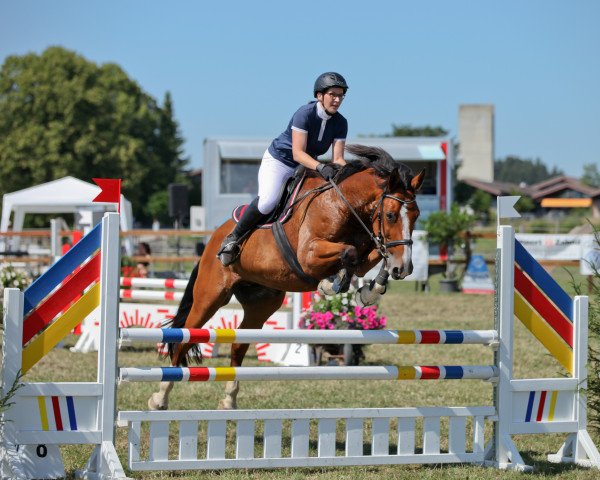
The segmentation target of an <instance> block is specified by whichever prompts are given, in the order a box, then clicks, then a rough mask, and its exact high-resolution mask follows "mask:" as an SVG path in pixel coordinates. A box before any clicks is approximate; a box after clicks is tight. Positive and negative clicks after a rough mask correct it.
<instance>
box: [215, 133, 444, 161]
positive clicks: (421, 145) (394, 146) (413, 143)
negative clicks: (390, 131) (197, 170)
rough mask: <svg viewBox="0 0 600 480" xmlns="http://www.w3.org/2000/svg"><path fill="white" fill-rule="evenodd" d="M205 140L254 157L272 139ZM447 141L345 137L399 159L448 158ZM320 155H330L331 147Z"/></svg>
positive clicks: (223, 151) (233, 154) (237, 155)
mask: <svg viewBox="0 0 600 480" xmlns="http://www.w3.org/2000/svg"><path fill="white" fill-rule="evenodd" d="M205 142H214V143H216V144H217V147H218V148H219V152H220V155H221V157H222V158H232V159H239V160H243V159H248V160H251V159H261V158H262V156H263V154H264V152H265V150H266V149H267V147H268V146H269V144H270V143H271V139H239V138H231V139H226V138H208V139H206V140H205ZM448 142H449V140H448V139H447V138H445V137H359V138H349V139H347V140H346V144H353V143H358V144H361V145H368V146H374V147H379V148H383V149H384V150H385V151H386V152H388V153H389V154H390V155H391V156H392V158H393V159H394V160H397V161H411V160H412V161H415V160H435V161H441V160H445V159H446V155H445V154H444V151H443V150H442V143H448ZM320 158H322V159H328V158H331V150H330V151H329V152H327V153H326V154H324V155H321V156H320Z"/></svg>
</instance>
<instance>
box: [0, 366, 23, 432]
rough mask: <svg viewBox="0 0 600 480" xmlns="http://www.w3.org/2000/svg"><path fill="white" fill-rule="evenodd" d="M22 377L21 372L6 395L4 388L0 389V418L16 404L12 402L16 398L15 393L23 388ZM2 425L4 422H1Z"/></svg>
mask: <svg viewBox="0 0 600 480" xmlns="http://www.w3.org/2000/svg"><path fill="white" fill-rule="evenodd" d="M22 377H23V375H22V374H21V371H20V370H19V372H18V374H17V377H16V378H15V381H14V382H13V384H12V385H11V386H10V388H9V389H8V392H6V393H5V392H4V391H3V390H2V388H0V416H2V414H3V413H4V412H6V411H7V410H8V409H9V408H10V407H11V406H12V405H14V404H15V402H12V401H11V400H12V398H13V397H14V396H15V393H17V390H18V389H19V388H21V387H22V386H23V384H22V383H21V378H22ZM2 423H3V422H0V425H2Z"/></svg>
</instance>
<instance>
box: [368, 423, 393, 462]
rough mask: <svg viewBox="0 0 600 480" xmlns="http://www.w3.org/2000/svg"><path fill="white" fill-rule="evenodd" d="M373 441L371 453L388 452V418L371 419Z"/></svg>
mask: <svg viewBox="0 0 600 480" xmlns="http://www.w3.org/2000/svg"><path fill="white" fill-rule="evenodd" d="M372 428H373V442H372V447H371V448H372V451H371V455H389V454H390V419H389V418H374V419H373V427H372Z"/></svg>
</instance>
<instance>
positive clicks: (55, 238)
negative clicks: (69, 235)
mask: <svg viewBox="0 0 600 480" xmlns="http://www.w3.org/2000/svg"><path fill="white" fill-rule="evenodd" d="M50 255H52V263H56V262H57V261H58V259H59V258H60V257H61V255H62V251H61V244H60V227H59V224H58V220H57V219H56V218H53V219H52V220H50Z"/></svg>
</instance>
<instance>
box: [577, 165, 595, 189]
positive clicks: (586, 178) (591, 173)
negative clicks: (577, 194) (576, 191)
mask: <svg viewBox="0 0 600 480" xmlns="http://www.w3.org/2000/svg"><path fill="white" fill-rule="evenodd" d="M581 181H582V182H583V183H585V184H586V185H588V186H590V187H597V188H600V171H598V165H596V164H595V163H587V164H585V165H584V166H583V176H582V177H581Z"/></svg>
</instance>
